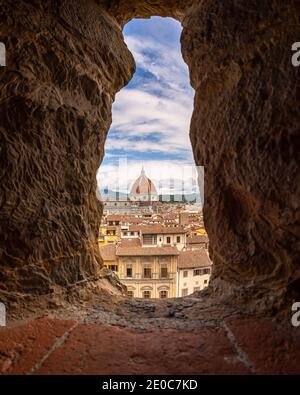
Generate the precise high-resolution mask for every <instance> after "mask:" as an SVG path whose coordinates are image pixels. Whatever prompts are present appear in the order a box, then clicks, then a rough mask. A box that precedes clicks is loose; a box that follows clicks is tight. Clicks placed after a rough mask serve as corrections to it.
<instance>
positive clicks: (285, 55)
mask: <svg viewBox="0 0 300 395" xmlns="http://www.w3.org/2000/svg"><path fill="white" fill-rule="evenodd" d="M183 26H184V30H183V34H182V51H183V56H184V59H185V60H186V62H187V63H188V65H189V68H190V76H191V83H192V85H193V87H194V88H195V90H196V96H195V107H194V112H193V117H192V122H191V129H190V136H191V142H192V146H193V150H194V156H195V161H196V163H197V164H198V165H205V169H206V176H205V195H206V198H205V211H204V218H205V225H206V228H207V231H208V233H209V239H210V246H211V251H210V252H211V256H212V258H213V261H214V268H215V270H214V277H215V279H214V280H215V281H213V284H214V283H215V284H218V281H217V279H219V280H226V281H227V282H229V284H228V287H230V286H231V284H232V285H233V284H238V285H242V287H252V286H255V288H256V289H257V290H258V289H259V288H260V289H261V290H262V289H266V290H271V292H272V293H273V295H274V296H275V295H277V296H279V295H280V294H281V295H282V293H286V292H287V291H293V292H295V293H297V295H298V296H299V294H300V283H299V279H300V265H299V263H300V171H299V168H300V166H299V165H300V163H299V152H300V134H299V114H298V115H297V108H299V99H300V97H299V81H300V78H299V77H300V76H299V68H295V67H293V66H292V64H291V54H292V52H291V46H292V43H294V42H295V41H299V37H300V8H299V3H298V4H297V2H296V1H284V2H283V1H280V0H279V1H269V0H250V1H247V2H245V1H242V0H229V1H226V2H219V1H213V0H206V1H199V2H198V3H197V4H196V5H195V6H194V8H193V9H191V10H190V11H189V14H188V15H187V16H186V18H185V19H184V20H183ZM244 289H246V288H244ZM253 296H255V294H253Z"/></svg>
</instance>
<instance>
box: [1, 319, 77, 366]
mask: <svg viewBox="0 0 300 395" xmlns="http://www.w3.org/2000/svg"><path fill="white" fill-rule="evenodd" d="M74 325H75V323H74V322H72V321H61V320H51V319H48V318H40V319H37V320H33V321H31V322H29V323H27V324H25V325H21V326H18V327H15V328H7V329H6V328H0V374H26V373H30V372H31V370H33V369H34V368H35V366H36V365H38V363H39V362H40V361H42V360H43V358H44V357H45V356H46V355H47V353H49V352H50V351H51V348H52V347H53V346H54V344H55V343H56V342H57V341H58V340H59V339H60V338H62V337H63V336H64V335H65V334H68V331H70V330H71V329H72V328H73V326H74Z"/></svg>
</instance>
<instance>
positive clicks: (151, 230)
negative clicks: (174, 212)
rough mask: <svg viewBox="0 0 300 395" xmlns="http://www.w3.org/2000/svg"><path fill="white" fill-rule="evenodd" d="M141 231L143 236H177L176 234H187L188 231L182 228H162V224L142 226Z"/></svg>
mask: <svg viewBox="0 0 300 395" xmlns="http://www.w3.org/2000/svg"><path fill="white" fill-rule="evenodd" d="M139 228H140V230H141V232H142V234H144V235H146V234H158V233H162V234H176V233H186V232H187V231H186V230H185V229H184V228H182V227H181V226H174V227H173V226H169V227H166V226H162V225H160V224H155V225H141V226H140V227H139Z"/></svg>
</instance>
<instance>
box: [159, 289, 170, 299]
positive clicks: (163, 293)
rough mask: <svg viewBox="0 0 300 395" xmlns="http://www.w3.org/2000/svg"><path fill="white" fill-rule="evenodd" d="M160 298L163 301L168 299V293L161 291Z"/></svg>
mask: <svg viewBox="0 0 300 395" xmlns="http://www.w3.org/2000/svg"><path fill="white" fill-rule="evenodd" d="M159 297H160V298H161V299H166V298H167V297H168V291H166V290H162V291H160V292H159Z"/></svg>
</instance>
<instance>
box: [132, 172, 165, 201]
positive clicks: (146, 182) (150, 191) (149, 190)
mask: <svg viewBox="0 0 300 395" xmlns="http://www.w3.org/2000/svg"><path fill="white" fill-rule="evenodd" d="M130 199H131V200H158V196H157V191H156V188H155V185H154V184H153V182H152V181H151V180H150V178H148V177H147V176H146V173H145V170H144V168H142V171H141V175H140V176H139V177H138V178H137V179H136V180H135V182H134V183H133V185H132V187H131V191H130Z"/></svg>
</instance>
